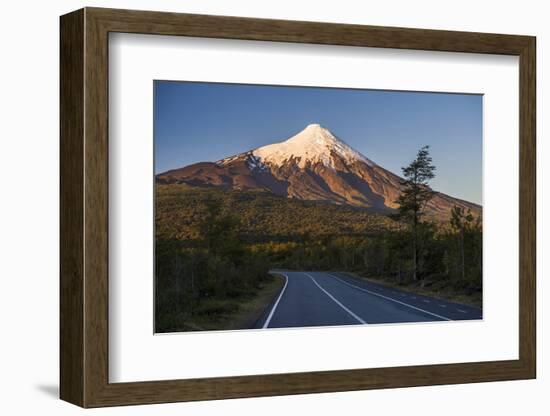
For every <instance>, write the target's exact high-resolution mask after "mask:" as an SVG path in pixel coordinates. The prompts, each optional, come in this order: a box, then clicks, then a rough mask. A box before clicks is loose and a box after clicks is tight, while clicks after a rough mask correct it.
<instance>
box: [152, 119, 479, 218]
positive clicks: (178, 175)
mask: <svg viewBox="0 0 550 416" xmlns="http://www.w3.org/2000/svg"><path fill="white" fill-rule="evenodd" d="M157 180H158V181H159V182H160V183H186V184H188V185H192V186H220V187H226V188H233V189H265V190H269V191H271V192H272V193H274V194H276V195H280V196H286V197H288V198H297V199H303V200H314V201H324V202H331V203H335V204H341V205H352V206H355V207H362V208H372V209H376V210H379V211H391V210H392V209H394V208H396V203H395V201H396V199H397V198H398V196H399V194H400V193H401V189H402V184H401V182H402V179H401V178H400V177H399V176H397V175H395V174H394V173H392V172H390V171H388V170H386V169H384V168H382V167H381V166H379V165H377V164H376V163H374V162H372V161H371V160H369V159H368V158H366V157H365V156H363V155H362V154H361V153H359V152H358V151H356V150H354V149H353V148H352V147H351V146H349V145H347V144H346V143H345V142H344V141H343V140H341V139H339V138H338V137H337V136H336V135H334V134H333V133H332V132H331V131H329V130H328V129H326V128H324V127H322V126H320V125H319V124H309V125H308V126H306V127H305V128H304V129H303V130H302V131H300V132H299V133H298V134H296V135H294V136H292V137H290V138H289V139H287V140H284V141H281V142H277V143H273V144H269V145H266V146H262V147H259V148H257V149H253V150H249V151H247V152H244V153H240V154H237V155H234V156H230V157H227V158H224V159H221V160H219V161H217V162H200V163H196V164H193V165H189V166H186V167H183V168H180V169H175V170H171V171H168V172H164V173H161V174H159V175H157ZM454 205H458V206H461V207H463V208H466V209H468V208H470V209H472V210H473V211H474V212H476V211H477V212H480V209H481V207H479V206H478V205H476V204H472V203H469V202H466V201H462V200H459V199H456V198H452V197H450V196H448V195H445V194H441V193H437V194H436V195H435V196H434V198H433V199H432V200H431V201H430V202H429V205H428V207H427V208H428V211H429V212H430V213H431V214H433V215H434V216H435V217H440V218H446V217H448V215H449V212H450V210H451V208H452V207H453V206H454Z"/></svg>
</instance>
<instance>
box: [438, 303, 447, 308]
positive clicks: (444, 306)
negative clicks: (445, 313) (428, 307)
mask: <svg viewBox="0 0 550 416" xmlns="http://www.w3.org/2000/svg"><path fill="white" fill-rule="evenodd" d="M439 306H440V307H442V308H446V307H447V305H443V304H440V305H439Z"/></svg>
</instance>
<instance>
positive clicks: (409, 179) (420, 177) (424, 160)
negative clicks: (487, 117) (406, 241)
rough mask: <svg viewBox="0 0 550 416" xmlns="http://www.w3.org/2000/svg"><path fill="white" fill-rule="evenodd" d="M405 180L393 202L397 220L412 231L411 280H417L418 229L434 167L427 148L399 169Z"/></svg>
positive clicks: (430, 192)
mask: <svg viewBox="0 0 550 416" xmlns="http://www.w3.org/2000/svg"><path fill="white" fill-rule="evenodd" d="M401 170H402V172H403V176H404V177H405V180H403V181H401V185H402V186H403V189H402V191H401V195H399V197H398V198H397V200H396V201H395V202H396V203H397V204H398V205H399V208H398V214H397V218H398V219H399V220H402V221H405V222H407V223H409V224H410V226H411V231H412V252H413V279H414V280H418V278H419V275H418V261H419V241H418V238H419V227H420V225H421V223H422V217H423V216H424V209H425V207H426V204H427V203H428V202H429V201H430V199H432V197H433V195H434V191H432V189H431V188H430V187H429V186H428V183H429V181H430V180H431V179H433V178H434V177H435V174H434V171H435V166H434V165H432V158H431V157H430V153H429V146H424V147H422V148H421V149H420V150H419V151H418V153H417V155H416V159H414V160H413V161H412V162H411V163H410V164H409V165H408V166H406V167H404V168H401Z"/></svg>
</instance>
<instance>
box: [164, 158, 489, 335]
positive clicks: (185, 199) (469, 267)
mask: <svg viewBox="0 0 550 416" xmlns="http://www.w3.org/2000/svg"><path fill="white" fill-rule="evenodd" d="M434 175H435V167H434V166H433V165H432V160H431V158H430V156H429V149H428V148H427V147H426V148H422V149H420V151H419V152H418V154H417V156H416V158H415V159H414V160H413V161H412V162H411V163H410V164H409V165H408V166H406V167H404V168H403V176H404V183H403V185H404V191H403V193H402V195H401V196H400V198H399V199H398V201H397V202H398V204H399V209H398V210H396V212H395V213H393V214H391V215H385V214H381V213H373V212H369V211H366V210H364V209H358V208H352V207H347V206H337V205H334V204H325V203H316V202H308V201H300V200H294V199H286V198H281V197H276V196H274V195H272V194H270V193H268V192H263V191H236V190H224V189H220V188H198V187H190V186H187V185H182V184H159V183H157V185H156V203H155V207H156V218H155V222H156V248H155V260H156V265H155V266H156V279H155V290H156V293H155V313H156V315H155V316H156V319H155V325H156V331H157V332H170V331H187V330H204V329H237V328H239V327H246V326H247V325H249V323H250V320H251V319H253V317H254V316H256V315H258V313H261V309H262V306H263V307H265V306H266V304H267V303H269V302H270V300H271V299H272V298H273V297H274V296H275V295H276V293H277V292H278V289H279V288H280V286H281V281H280V280H278V279H277V278H276V277H273V276H270V275H269V274H268V270H269V269H272V268H284V269H297V270H333V271H345V272H351V273H354V274H356V275H359V276H362V277H365V278H371V279H377V280H379V281H383V282H384V283H385V284H389V285H397V286H401V287H403V288H408V289H411V290H417V291H424V293H431V294H434V293H435V294H438V295H440V296H442V297H447V298H450V299H455V300H462V301H466V302H467V303H471V304H474V305H478V306H481V292H482V222H481V218H480V217H475V216H474V215H472V213H471V212H468V211H464V210H463V209H461V208H459V207H455V208H454V209H453V210H452V215H451V217H450V218H449V220H448V221H446V222H441V221H435V220H433V219H432V218H430V217H428V216H427V215H425V213H424V208H425V206H426V204H427V203H428V201H429V200H430V198H431V196H432V195H433V193H432V191H431V189H430V187H429V181H430V180H431V179H432V178H433V177H434Z"/></svg>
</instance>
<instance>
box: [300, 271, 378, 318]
mask: <svg viewBox="0 0 550 416" xmlns="http://www.w3.org/2000/svg"><path fill="white" fill-rule="evenodd" d="M304 274H305V275H306V276H309V278H310V279H311V280H312V281H313V283H315V284H316V285H317V287H318V288H319V289H321V290H322V291H323V292H325V294H326V295H327V296H328V297H329V298H331V299H332V300H333V301H334V302H336V304H337V305H338V306H340V307H341V308H342V309H343V310H345V311H346V312H347V313H349V314H350V315H351V316H353V317H354V318H355V319H356V320H357V321H358V322H360V323H362V324H367V323H368V322H366V321H364V320H363V319H361V318H360V317H359V316H357V315H356V314H354V313H353V312H352V311H350V310H349V309H348V308H346V307H345V306H344V305H342V303H341V302H339V301H338V299H336V298H335V297H334V296H332V295H331V294H330V293H328V292H327V291H326V290H325V289H323V288H322V287H321V285H320V284H319V283H317V281H316V280H315V279H314V278H313V276H312V275H310V274H309V273H304Z"/></svg>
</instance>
